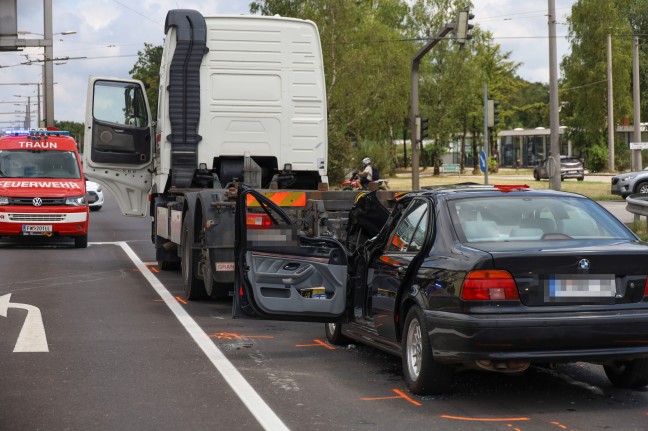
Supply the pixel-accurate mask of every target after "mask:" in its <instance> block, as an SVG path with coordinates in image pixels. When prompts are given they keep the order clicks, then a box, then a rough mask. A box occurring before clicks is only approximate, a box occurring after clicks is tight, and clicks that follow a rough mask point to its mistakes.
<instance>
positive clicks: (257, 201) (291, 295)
mask: <svg viewBox="0 0 648 431" xmlns="http://www.w3.org/2000/svg"><path fill="white" fill-rule="evenodd" d="M235 218H236V223H235V245H234V248H235V256H236V265H235V267H236V275H235V286H236V288H235V289H234V290H235V294H234V301H233V304H232V308H233V310H232V313H233V317H260V318H262V319H267V320H296V321H308V322H343V321H346V316H347V314H346V311H347V265H348V255H347V252H346V251H345V249H344V247H343V246H342V244H340V243H339V242H338V241H336V240H334V239H331V238H308V237H305V236H303V235H300V234H299V232H298V231H297V228H296V226H295V224H294V223H293V221H292V220H291V219H290V217H289V216H288V215H287V214H286V213H285V212H284V211H283V210H282V209H281V208H280V207H279V206H277V205H275V204H274V203H272V202H271V201H270V200H269V199H268V198H266V197H265V196H263V195H262V194H261V193H259V192H257V191H255V190H253V189H249V188H243V189H241V190H239V195H238V197H237V202H236V217H235Z"/></svg>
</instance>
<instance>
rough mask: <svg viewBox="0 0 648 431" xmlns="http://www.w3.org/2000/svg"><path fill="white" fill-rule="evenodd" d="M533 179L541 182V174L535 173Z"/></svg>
mask: <svg viewBox="0 0 648 431" xmlns="http://www.w3.org/2000/svg"><path fill="white" fill-rule="evenodd" d="M533 178H535V180H536V181H540V174H539V173H538V171H533Z"/></svg>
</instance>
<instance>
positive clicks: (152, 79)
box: [128, 42, 162, 121]
mask: <svg viewBox="0 0 648 431" xmlns="http://www.w3.org/2000/svg"><path fill="white" fill-rule="evenodd" d="M161 61H162V46H153V44H151V43H146V42H144V51H137V62H136V63H135V65H134V66H133V68H132V69H131V70H130V71H129V72H128V73H130V74H131V76H132V77H133V78H134V79H139V80H140V81H142V82H143V83H144V85H145V86H146V96H147V97H148V101H149V104H150V106H151V116H152V117H153V118H152V120H153V121H155V120H156V119H157V101H158V90H159V88H160V63H161Z"/></svg>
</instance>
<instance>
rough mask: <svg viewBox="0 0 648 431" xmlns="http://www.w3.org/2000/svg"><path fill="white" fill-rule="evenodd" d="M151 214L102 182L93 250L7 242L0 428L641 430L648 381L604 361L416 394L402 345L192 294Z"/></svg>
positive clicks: (481, 375) (1, 258) (479, 376)
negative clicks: (337, 342)
mask: <svg viewBox="0 0 648 431" xmlns="http://www.w3.org/2000/svg"><path fill="white" fill-rule="evenodd" d="M619 204H620V205H619ZM604 205H605V206H606V207H608V208H609V207H610V206H608V204H607V203H605V204H604ZM611 206H612V207H614V208H613V212H614V211H621V210H624V204H623V203H622V202H618V203H617V202H615V203H612V205H611ZM621 214H623V213H622V212H621ZM149 223H150V220H148V218H144V219H133V218H126V217H122V216H121V215H119V213H118V210H117V208H116V205H115V203H114V201H113V199H112V198H111V197H110V196H107V201H106V205H105V207H104V208H103V209H102V210H101V211H99V212H95V213H91V232H90V236H89V241H90V245H89V247H88V248H87V249H84V250H77V249H74V248H73V246H72V244H71V243H66V242H59V243H57V244H54V245H53V244H51V243H49V242H48V243H43V242H37V243H31V244H28V243H24V242H16V241H0V262H1V269H2V275H3V276H2V279H0V304H2V301H3V300H4V301H5V302H6V300H7V297H6V295H8V294H10V295H11V296H10V297H9V301H10V304H9V308H8V312H7V313H6V314H7V316H6V317H4V316H3V314H2V313H0V364H2V372H1V373H0V430H90V429H92V430H177V429H188V430H203V429H204V430H207V429H209V430H214V429H217V430H230V429H245V430H254V429H264V428H265V429H270V430H275V429H286V428H287V429H294V430H306V429H308V430H383V429H385V430H386V429H407V430H430V429H434V430H442V431H443V430H448V431H450V430H453V431H454V430H521V431H529V430H556V431H560V430H563V429H564V430H575V431H576V430H582V431H587V430H593V429H613V430H622V431H626V430H627V431H630V430H645V429H646V428H647V425H646V424H648V390H644V391H629V390H619V389H615V388H613V387H612V386H611V385H610V384H609V383H608V381H607V379H606V378H605V375H604V374H603V372H602V369H601V367H599V366H594V365H589V364H584V363H577V364H572V365H561V366H559V367H557V368H552V369H548V368H537V367H533V368H531V369H530V370H528V371H527V372H526V373H525V374H524V375H522V376H506V375H499V374H491V373H485V372H472V371H470V372H465V373H463V374H459V375H458V377H457V381H456V384H455V386H454V391H453V393H452V394H450V395H446V396H441V397H416V396H413V395H411V394H409V393H408V392H407V390H406V389H405V386H404V384H403V380H402V372H401V366H400V359H399V358H395V357H392V356H389V355H387V354H384V353H381V352H379V351H377V350H375V349H372V348H368V347H366V346H362V345H350V346H347V347H346V348H345V347H333V346H329V345H328V344H327V343H326V342H325V341H324V340H325V337H324V330H323V327H322V325H321V324H304V323H287V322H264V321H251V320H233V319H231V317H230V316H231V301H220V302H218V301H198V302H190V303H186V302H185V301H184V296H183V293H182V284H181V277H180V273H179V272H167V271H159V270H158V269H157V268H156V265H155V263H153V262H152V260H153V258H154V256H153V248H152V245H151V243H150V240H149V238H148V237H149ZM131 251H132V252H131ZM3 298H4V299H3ZM29 306H32V307H29ZM33 307H37V308H38V310H39V311H40V313H41V315H42V322H43V329H44V334H45V337H46V344H45V346H46V350H47V351H37V352H33V351H31V352H30V351H14V350H16V348H17V347H19V346H17V340H18V339H19V338H20V334H21V333H22V332H23V331H26V329H25V322H27V321H29V322H30V325H31V326H30V329H29V331H30V334H31V336H32V340H31V341H32V344H31V345H32V346H34V345H38V344H37V343H36V344H33V343H34V342H36V341H38V340H37V339H38V338H39V336H37V334H38V333H39V331H38V325H37V324H34V321H35V320H36V319H34V318H33V317H34V314H33V313H34V312H35V310H36V309H35V308H33ZM26 309H28V312H29V313H30V314H28V312H27V311H26ZM0 311H2V307H0ZM29 315H31V316H32V317H27V316H29ZM41 338H42V337H41ZM41 341H42V340H41ZM41 347H42V344H41ZM18 350H20V349H18Z"/></svg>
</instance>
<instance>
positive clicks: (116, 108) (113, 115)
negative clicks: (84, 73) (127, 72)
mask: <svg viewBox="0 0 648 431" xmlns="http://www.w3.org/2000/svg"><path fill="white" fill-rule="evenodd" d="M93 116H94V118H95V119H96V120H98V121H105V122H108V123H114V124H121V125H125V126H133V127H145V126H146V125H147V123H148V118H147V114H146V105H145V102H144V95H143V94H142V92H141V90H140V88H139V87H138V86H136V85H132V84H128V83H123V82H111V81H98V82H97V83H96V84H95V99H94V103H93Z"/></svg>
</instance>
